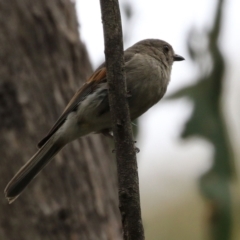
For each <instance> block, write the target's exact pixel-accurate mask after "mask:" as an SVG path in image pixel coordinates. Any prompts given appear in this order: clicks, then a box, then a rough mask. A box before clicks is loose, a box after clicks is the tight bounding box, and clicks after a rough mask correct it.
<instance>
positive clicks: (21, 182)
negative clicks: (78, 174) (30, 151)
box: [4, 138, 63, 204]
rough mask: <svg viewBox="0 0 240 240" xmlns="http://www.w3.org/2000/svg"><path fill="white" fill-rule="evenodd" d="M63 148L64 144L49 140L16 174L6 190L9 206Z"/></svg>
mask: <svg viewBox="0 0 240 240" xmlns="http://www.w3.org/2000/svg"><path fill="white" fill-rule="evenodd" d="M62 147H63V145H62V144H59V143H55V142H54V141H53V139H52V138H51V139H49V140H48V142H46V144H45V145H44V146H43V147H42V148H40V149H39V150H38V151H37V152H36V154H35V155H34V156H32V158H31V159H30V160H29V161H28V162H27V163H26V164H25V165H24V166H23V167H22V168H21V169H20V170H19V171H18V172H17V173H16V174H15V176H14V177H13V178H12V180H11V181H10V182H9V183H8V185H7V186H6V188H5V190H4V192H5V196H6V198H7V199H8V202H9V204H10V203H12V202H14V201H15V200H16V199H17V197H18V196H19V195H20V194H21V193H22V191H23V190H24V189H25V188H26V187H27V185H28V184H29V183H30V182H31V181H32V180H33V179H34V178H35V177H36V176H37V174H38V173H39V172H40V171H41V170H42V169H43V168H44V167H45V166H46V165H47V164H48V163H49V162H50V160H51V159H52V158H53V157H54V156H55V155H56V154H57V153H58V152H59V151H60V150H61V148H62Z"/></svg>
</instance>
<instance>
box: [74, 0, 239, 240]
mask: <svg viewBox="0 0 240 240" xmlns="http://www.w3.org/2000/svg"><path fill="white" fill-rule="evenodd" d="M119 2H120V5H121V12H122V22H123V34H124V46H125V48H127V47H129V46H131V45H132V44H134V43H135V42H137V41H139V40H142V39H145V38H159V39H162V40H165V41H167V42H169V43H170V44H171V45H172V46H173V48H174V49H175V52H176V53H177V54H180V55H182V56H184V57H185V59H186V61H184V62H179V63H175V64H174V66H173V71H172V78H171V82H170V85H169V88H168V92H167V94H166V96H165V97H164V99H163V100H162V101H161V102H160V103H159V104H157V105H156V106H154V107H153V108H152V109H151V110H149V111H148V112H147V113H146V114H144V116H142V117H141V118H140V119H139V121H138V127H137V130H138V134H137V147H139V148H140V153H139V154H138V156H137V157H138V162H139V174H140V191H141V204H142V214H143V222H144V227H145V232H146V239H148V240H152V239H154V240H158V239H163V240H192V239H194V240H203V239H204V240H205V239H217V240H225V239H226V240H227V239H236V240H237V239H240V231H239V227H238V226H239V223H240V218H239V213H240V205H239V200H240V193H239V181H238V178H237V175H238V171H239V167H240V165H239V161H238V159H239V156H240V150H239V147H238V145H239V142H240V130H239V124H238V123H239V121H240V108H239V102H240V97H239V92H240V81H239V78H240V71H239V66H240V57H239V56H240V48H239V43H240V31H239V24H240V18H239V17H238V14H239V9H240V2H239V1H237V0H225V1H220V0H218V1H217V0H211V1H209V0H201V1H200V0H198V1H191V0H182V1H178V0H168V1H161V0H158V1H156V0H148V1H144V0H131V1H130V0H120V1H119ZM76 8H77V13H78V17H79V22H80V26H79V29H80V33H81V38H82V40H83V42H84V43H85V44H86V46H87V49H88V52H89V55H90V59H91V62H92V65H93V67H94V68H96V67H97V66H98V65H99V64H100V63H101V62H102V61H103V60H104V49H103V46H104V43H103V33H102V24H101V13H100V6H99V3H98V2H96V1H92V0H88V1H80V0H76ZM134 128H136V127H134ZM135 130H136V129H135Z"/></svg>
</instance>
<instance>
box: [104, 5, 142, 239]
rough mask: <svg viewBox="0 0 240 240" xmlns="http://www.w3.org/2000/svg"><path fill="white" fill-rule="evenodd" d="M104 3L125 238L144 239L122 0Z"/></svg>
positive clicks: (120, 200)
mask: <svg viewBox="0 0 240 240" xmlns="http://www.w3.org/2000/svg"><path fill="white" fill-rule="evenodd" d="M100 3H101V11H102V20H103V29H104V41H105V56H106V67H107V79H108V85H109V105H110V109H111V116H112V123H113V124H112V129H113V134H114V141H115V150H116V159H117V166H118V185H119V208H120V212H121V216H122V225H123V235H124V240H143V239H144V230H143V225H142V218H141V208H140V196H139V195H140V194H139V181H138V170H137V159H136V152H135V151H136V150H135V147H134V142H133V134H132V128H131V120H130V114H129V108H128V103H127V87H126V77H125V71H124V57H123V42H122V25H121V15H120V10H119V4H118V0H100Z"/></svg>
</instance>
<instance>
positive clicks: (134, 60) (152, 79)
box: [4, 39, 185, 203]
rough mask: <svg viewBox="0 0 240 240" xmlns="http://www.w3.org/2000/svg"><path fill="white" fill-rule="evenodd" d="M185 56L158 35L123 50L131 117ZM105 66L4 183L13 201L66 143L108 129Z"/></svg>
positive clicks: (156, 95) (155, 96)
mask: <svg viewBox="0 0 240 240" xmlns="http://www.w3.org/2000/svg"><path fill="white" fill-rule="evenodd" d="M182 60H185V59H184V58H183V57H182V56H180V55H178V54H175V52H174V50H173V48H172V46H171V45H170V44H169V43H167V42H165V41H163V40H160V39H145V40H142V41H139V42H137V43H135V44H134V45H133V46H131V47H129V48H128V49H126V50H125V51H124V61H125V73H126V85H127V91H128V92H129V93H130V94H129V97H128V98H127V101H128V105H129V111H130V117H131V120H134V119H136V118H138V117H139V116H141V115H142V114H143V113H145V112H146V111H147V110H148V109H149V108H151V107H152V106H153V105H154V104H156V103H157V102H158V101H159V100H160V99H161V98H162V97H163V95H164V94H165V92H166V90H167V86H168V83H169V81H170V76H171V70H172V65H173V62H175V61H182ZM111 124H112V123H111V117H110V107H109V102H108V82H107V77H106V65H105V63H103V64H101V65H100V66H99V67H98V68H97V69H96V70H95V72H94V73H93V74H92V75H91V76H90V77H89V78H88V79H87V81H86V82H85V83H84V84H83V85H82V87H81V88H80V89H79V90H78V91H77V92H76V93H75V95H74V96H73V97H72V99H71V100H70V102H69V103H68V105H67V106H66V108H65V110H64V111H63V113H62V115H61V116H60V117H59V118H58V120H57V121H56V123H55V124H54V125H53V127H52V128H51V130H50V131H49V132H48V134H47V135H46V136H45V137H44V138H43V139H42V140H41V141H40V142H39V143H38V147H39V150H38V151H37V152H36V153H35V154H34V155H33V156H32V157H31V158H30V160H28V162H26V163H25V165H23V166H22V167H21V168H20V170H19V171H18V172H17V173H16V174H15V176H14V177H13V178H12V179H11V180H10V182H9V183H8V184H7V186H6V188H5V190H4V193H5V197H6V198H7V200H8V202H9V203H12V202H14V201H15V200H16V199H17V198H18V196H19V195H20V194H21V193H22V192H23V190H24V189H25V188H26V187H27V186H28V184H29V183H30V182H31V181H32V180H33V179H34V178H35V177H36V176H37V175H38V173H39V172H40V171H41V170H42V169H43V168H44V167H45V166H46V165H47V164H48V163H49V162H50V160H51V159H53V157H54V156H55V155H56V154H57V153H58V152H59V151H60V150H61V149H62V148H63V147H64V146H65V145H66V144H68V143H69V142H71V141H73V140H75V139H77V138H79V137H83V136H85V135H87V134H90V133H103V134H105V133H106V132H109V131H111Z"/></svg>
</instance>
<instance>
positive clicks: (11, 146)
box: [0, 0, 122, 240]
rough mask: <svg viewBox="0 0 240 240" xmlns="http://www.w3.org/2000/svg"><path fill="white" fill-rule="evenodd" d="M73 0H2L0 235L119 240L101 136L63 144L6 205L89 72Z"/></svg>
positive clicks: (110, 160) (110, 165)
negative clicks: (16, 178)
mask: <svg viewBox="0 0 240 240" xmlns="http://www.w3.org/2000/svg"><path fill="white" fill-rule="evenodd" d="M77 27H78V26H77V21H76V15H75V9H74V6H73V4H72V3H71V1H69V0H58V1H49V0H42V1H31V0H21V1H16V0H15V1H14V0H8V1H6V0H0V61H1V65H0V174H1V177H0V190H1V191H0V239H1V240H16V239H18V240H30V239H31V240H33V239H34V240H45V239H57V240H61V239H67V240H69V239H72V240H75V239H76V240H77V239H81V240H85V239H86V240H95V239H97V240H102V239H104V240H105V239H114V240H118V239H122V236H121V228H120V215H119V211H118V201H117V180H116V167H115V162H114V157H113V155H112V153H111V152H110V151H109V147H108V144H107V142H106V140H105V139H104V138H103V137H101V136H99V135H95V136H91V137H83V138H81V139H80V140H77V141H74V142H73V143H71V144H69V145H68V146H67V147H66V148H65V149H64V150H63V151H61V153H60V154H58V156H57V157H56V158H55V160H54V161H52V162H51V163H50V164H49V165H48V166H47V168H46V169H44V170H43V172H42V173H41V174H40V175H39V176H38V177H37V178H36V179H35V180H34V181H33V182H32V184H30V186H29V187H28V188H27V189H26V190H25V192H24V193H23V194H22V195H21V196H20V197H19V198H18V199H17V201H16V202H14V203H13V204H12V205H8V203H7V200H6V199H5V198H4V195H3V190H4V188H5V186H6V184H7V183H8V181H9V180H10V178H11V177H12V176H13V175H14V173H16V171H17V170H18V169H19V168H20V167H21V165H23V163H24V162H26V161H27V160H28V159H29V158H30V157H31V156H32V155H33V154H34V153H35V151H36V144H37V142H38V141H39V140H40V139H41V138H42V137H44V135H45V134H46V133H47V131H48V130H49V129H50V127H51V125H52V124H53V123H54V122H55V121H56V119H57V117H58V116H59V115H60V114H61V112H62V111H63V109H64V107H65V106H66V103H67V102H68V101H69V100H70V98H71V96H72V95H73V94H74V92H76V90H77V89H78V88H79V87H80V86H81V85H82V83H83V82H84V81H85V80H86V78H87V77H88V76H89V74H90V73H91V66H90V64H89V59H88V55H87V53H86V50H85V47H84V45H83V44H82V43H81V42H80V40H79V34H78V30H77Z"/></svg>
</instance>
